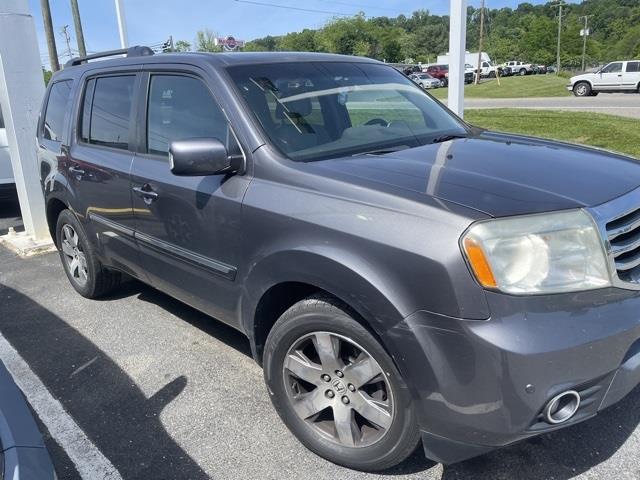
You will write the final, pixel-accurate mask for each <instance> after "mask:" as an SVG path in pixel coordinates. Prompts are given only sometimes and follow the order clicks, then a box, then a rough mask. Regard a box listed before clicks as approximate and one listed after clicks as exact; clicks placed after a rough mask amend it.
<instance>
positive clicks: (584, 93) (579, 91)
mask: <svg viewBox="0 0 640 480" xmlns="http://www.w3.org/2000/svg"><path fill="white" fill-rule="evenodd" d="M573 94H574V95H575V96H576V97H589V96H591V85H589V84H588V83H587V82H579V83H576V84H575V85H574V86H573Z"/></svg>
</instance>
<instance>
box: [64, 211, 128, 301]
mask: <svg viewBox="0 0 640 480" xmlns="http://www.w3.org/2000/svg"><path fill="white" fill-rule="evenodd" d="M56 246H57V247H58V251H59V252H60V259H61V260H62V265H63V266H64V271H65V273H66V274H67V278H68V279H69V282H71V285H72V286H73V288H75V290H76V291H77V292H78V293H79V294H80V295H82V296H83V297H86V298H98V297H101V296H103V295H104V294H106V293H107V292H109V291H110V290H112V289H113V288H114V287H115V286H116V285H118V284H119V283H120V279H121V274H120V273H119V272H114V271H111V270H107V269H106V268H104V267H103V266H102V264H101V263H100V261H99V260H98V259H97V257H96V254H95V252H94V251H93V248H92V246H91V244H90V243H89V241H88V239H87V234H86V233H85V231H84V228H82V225H81V224H80V222H79V221H78V219H77V218H76V217H75V215H74V214H73V213H71V211H69V210H63V211H62V212H61V213H60V215H59V216H58V222H57V224H56Z"/></svg>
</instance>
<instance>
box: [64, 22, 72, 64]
mask: <svg viewBox="0 0 640 480" xmlns="http://www.w3.org/2000/svg"><path fill="white" fill-rule="evenodd" d="M68 29H69V25H65V26H64V27H62V35H64V41H65V42H66V44H67V56H68V57H69V60H71V57H73V54H72V53H71V37H69V32H68V31H67V30H68Z"/></svg>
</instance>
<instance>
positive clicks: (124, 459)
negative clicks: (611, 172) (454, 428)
mask: <svg viewBox="0 0 640 480" xmlns="http://www.w3.org/2000/svg"><path fill="white" fill-rule="evenodd" d="M0 212H2V213H0V217H3V218H1V219H0V231H2V229H6V228H7V227H8V225H10V224H11V225H19V217H16V215H15V210H10V209H9V208H8V207H7V206H6V205H1V204H0ZM0 299H1V300H0V334H1V338H0V340H2V341H4V340H5V339H6V341H8V343H9V344H10V345H11V346H12V347H13V349H15V351H16V352H17V353H18V354H19V356H20V357H21V358H22V359H24V361H25V362H26V364H27V365H28V366H29V368H30V370H31V372H33V374H35V376H37V378H38V379H39V380H40V381H41V382H42V383H43V384H44V386H45V387H46V390H48V392H49V393H50V394H51V397H53V398H54V399H55V400H56V401H57V402H59V403H60V404H61V405H62V407H63V408H64V410H65V411H66V413H67V414H68V416H69V417H70V418H71V419H72V420H73V422H74V423H75V424H76V425H77V427H79V428H80V429H81V430H82V432H83V433H84V435H85V436H86V439H87V440H88V442H85V440H79V442H81V443H82V442H85V443H87V448H85V445H84V444H81V445H78V444H71V445H72V446H73V447H74V451H76V452H78V451H79V452H80V457H81V458H82V462H91V458H92V457H91V455H90V454H89V453H87V454H86V455H85V456H84V457H83V456H82V452H84V451H87V452H89V450H88V447H89V446H92V447H93V448H95V449H96V450H97V451H99V452H100V453H101V454H102V455H103V456H104V457H105V458H106V459H107V460H108V462H109V463H110V465H111V468H112V470H110V471H107V472H106V473H104V475H103V477H102V478H111V479H118V478H123V479H183V478H184V479H204V478H222V479H224V478H242V479H289V478H327V479H329V478H331V479H360V478H362V479H364V478H367V479H374V478H399V479H405V478H416V479H418V478H419V479H447V480H452V479H487V480H488V479H492V480H495V479H513V478H518V479H519V480H528V479H570V478H581V479H638V478H640V463H639V462H638V460H637V458H638V457H637V455H638V453H637V452H638V451H640V428H639V427H638V424H639V423H640V408H639V407H640V390H636V391H634V392H633V393H632V394H631V395H630V396H629V397H627V399H625V400H624V401H623V402H622V403H620V404H619V405H617V406H615V407H613V408H611V409H609V410H608V411H605V412H604V413H602V414H601V415H600V416H598V417H597V418H595V419H593V420H591V421H588V422H586V423H583V424H581V425H577V426H575V427H572V428H569V429H566V430H564V431H561V432H558V433H555V434H551V435H546V436H543V437H539V438H537V439H533V440H530V441H527V442H524V443H521V444H518V445H514V446H511V447H508V448H505V449H502V450H499V451H495V452H493V453H490V454H488V455H485V456H482V457H479V458H476V459H473V460H470V461H467V462H464V463H461V464H457V465H452V466H446V467H443V466H442V465H439V464H434V463H432V462H429V461H427V460H425V459H424V457H423V456H422V454H421V452H420V451H418V452H417V453H416V454H415V455H414V456H413V457H412V458H410V459H409V460H408V461H407V462H405V463H404V464H403V465H401V466H400V467H398V468H396V469H394V470H391V471H387V472H383V473H382V474H380V475H372V474H364V473H360V472H354V471H350V470H346V469H343V468H341V467H337V466H335V465H333V464H331V463H328V462H326V461H324V460H323V459H321V458H318V457H317V456H315V455H314V454H312V453H310V452H309V451H307V450H306V449H305V448H304V447H302V446H301V445H300V444H299V443H298V442H297V441H296V440H295V439H294V438H293V437H292V435H291V434H290V433H289V432H288V431H287V430H286V428H285V427H284V426H283V424H282V423H281V422H280V420H279V418H278V416H277V415H276V413H275V412H274V411H273V409H272V407H271V403H270V401H269V398H268V396H267V393H266V390H265V388H264V385H263V381H262V372H261V370H260V368H259V367H258V366H257V365H256V364H255V363H254V362H253V360H252V359H251V357H250V353H249V345H248V342H247V341H246V339H245V338H244V337H243V336H242V335H241V334H240V333H238V332H236V331H234V330H233V329H231V328H229V327H226V326H224V325H222V324H221V323H219V322H217V321H215V320H213V319H211V318H208V317H206V316H205V315H203V314H200V313H199V312H197V311H195V310H193V309H191V308H189V307H187V306H185V305H183V304H181V303H179V302H177V301H175V300H173V299H171V298H169V297H167V296H166V295H164V294H161V293H159V292H157V291H156V290H154V289H152V288H149V287H146V286H144V285H141V284H139V283H137V282H130V283H128V284H126V285H125V286H123V288H121V289H120V290H119V291H118V292H117V293H116V294H114V295H112V296H110V297H108V298H106V299H104V300H101V301H90V300H86V299H84V298H82V297H80V296H79V295H77V294H76V293H75V292H74V291H73V290H72V288H71V286H70V285H69V284H68V282H67V280H66V278H65V276H64V273H63V270H62V268H61V266H60V263H59V258H58V256H57V255H56V254H46V255H42V256H38V257H32V258H28V259H21V258H18V257H16V256H15V255H14V254H12V253H11V252H9V251H8V250H5V249H4V248H2V247H0ZM0 351H2V350H0ZM0 360H2V361H3V362H4V361H6V359H5V358H0ZM28 397H29V396H28ZM28 399H29V401H30V402H32V404H37V405H39V406H40V408H42V402H43V401H44V402H46V400H43V398H35V399H34V398H28ZM34 402H35V403H34ZM46 407H47V406H46V405H45V409H46ZM58 420H59V419H57V418H56V417H53V420H52V418H49V420H48V425H44V424H42V425H41V426H42V429H43V431H44V433H45V438H46V441H47V446H48V447H49V449H50V451H51V454H52V457H53V460H54V463H55V465H56V468H57V470H58V475H59V478H60V479H77V478H81V476H80V474H79V473H78V471H83V467H86V465H84V466H83V465H77V464H74V462H73V461H72V460H71V458H70V457H69V455H68V454H67V452H66V451H65V448H63V446H61V444H62V445H64V444H65V442H64V441H63V442H61V444H60V443H58V441H56V440H55V439H54V438H52V437H51V434H50V432H49V431H48V430H47V429H48V428H50V429H52V430H51V431H52V432H54V433H55V436H56V438H62V440H65V439H66V441H68V438H67V436H66V435H65V432H64V428H62V430H61V424H60V423H59V421H58ZM61 431H62V434H61V433H60V432H61ZM89 467H90V466H89ZM84 471H86V468H85V470H84ZM84 477H85V478H90V477H88V476H87V475H86V474H85V475H84ZM93 478H98V477H97V476H94V477H92V480H93Z"/></svg>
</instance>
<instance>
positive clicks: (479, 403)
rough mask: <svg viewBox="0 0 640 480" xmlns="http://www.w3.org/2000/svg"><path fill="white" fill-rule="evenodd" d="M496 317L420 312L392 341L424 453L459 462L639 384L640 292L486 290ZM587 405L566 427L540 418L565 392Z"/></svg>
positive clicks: (590, 410) (595, 407) (592, 411)
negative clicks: (519, 294)
mask: <svg viewBox="0 0 640 480" xmlns="http://www.w3.org/2000/svg"><path fill="white" fill-rule="evenodd" d="M487 300H488V303H489V306H490V309H491V318H490V319H488V320H484V321H479V320H464V319H457V318H451V317H446V316H442V315H437V314H433V313H429V312H416V313H415V314H413V315H411V316H409V317H407V318H406V319H405V320H404V321H402V322H401V323H399V324H398V325H396V326H394V327H393V328H391V329H389V330H388V331H387V332H386V334H385V340H386V341H387V342H389V345H390V347H391V348H392V350H393V351H395V352H402V353H401V354H400V355H396V361H397V363H398V365H399V368H400V370H401V372H402V374H403V376H404V378H405V379H406V380H407V384H408V387H409V388H410V389H411V390H412V393H413V396H414V399H415V406H416V411H417V415H418V419H419V423H420V427H421V429H422V431H423V444H424V447H425V452H426V453H427V456H428V457H429V458H431V459H432V460H436V461H440V462H443V463H454V462H458V461H461V460H465V459H467V458H470V457H473V456H476V455H479V454H482V453H484V452H487V451H489V450H492V449H495V448H497V447H501V446H504V445H508V444H510V443H514V442H517V441H520V440H523V439H526V438H529V437H532V436H535V435H538V434H541V433H545V432H550V431H553V430H557V429H559V428H564V427H566V426H569V425H574V424H576V423H578V422H581V421H584V420H586V419H588V418H591V417H593V416H594V415H596V414H597V412H598V411H600V410H602V409H604V408H606V407H608V406H610V405H612V404H614V403H616V402H618V401H619V400H621V399H622V398H623V397H624V396H626V395H627V394H628V393H629V392H631V390H633V388H634V387H635V386H637V385H638V384H639V383H640V292H630V291H626V290H619V289H615V288H609V289H603V290H597V291H592V292H581V293H573V294H559V295H549V296H531V297H515V296H510V295H504V294H498V293H487ZM570 389H571V390H577V391H578V392H579V393H580V395H581V397H582V402H581V407H580V409H579V410H578V412H577V413H576V415H575V416H574V417H573V418H572V419H571V420H569V421H568V422H566V423H564V424H562V425H550V424H547V423H546V422H544V421H543V420H542V418H541V415H540V414H541V412H542V410H543V407H544V406H545V405H546V404H547V402H549V400H550V399H551V398H553V397H554V396H555V395H557V394H558V393H561V392H564V391H566V390H570Z"/></svg>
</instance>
